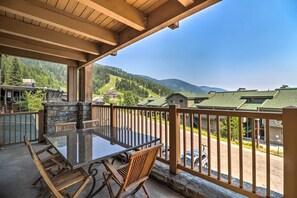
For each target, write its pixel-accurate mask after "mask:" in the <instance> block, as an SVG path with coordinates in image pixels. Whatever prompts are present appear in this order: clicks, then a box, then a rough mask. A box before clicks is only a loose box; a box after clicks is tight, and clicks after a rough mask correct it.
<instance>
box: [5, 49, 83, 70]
mask: <svg viewBox="0 0 297 198" xmlns="http://www.w3.org/2000/svg"><path fill="white" fill-rule="evenodd" d="M0 53H2V54H6V55H10V56H18V57H24V58H31V59H37V60H42V61H48V62H54V63H60V64H65V65H69V66H73V67H76V66H77V61H73V60H69V59H64V58H60V57H55V56H49V55H45V54H40V53H36V52H29V51H25V50H20V49H15V48H10V47H4V46H1V47H0Z"/></svg>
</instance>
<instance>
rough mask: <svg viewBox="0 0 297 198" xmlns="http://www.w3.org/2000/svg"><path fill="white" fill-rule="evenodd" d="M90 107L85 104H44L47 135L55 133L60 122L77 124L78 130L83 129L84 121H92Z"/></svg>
mask: <svg viewBox="0 0 297 198" xmlns="http://www.w3.org/2000/svg"><path fill="white" fill-rule="evenodd" d="M90 106H91V103H83V102H49V103H44V125H45V126H44V131H45V133H55V124H57V123H60V122H77V128H82V121H83V120H90V119H91V108H90Z"/></svg>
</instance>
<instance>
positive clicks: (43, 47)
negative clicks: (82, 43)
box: [0, 33, 87, 62]
mask: <svg viewBox="0 0 297 198" xmlns="http://www.w3.org/2000/svg"><path fill="white" fill-rule="evenodd" d="M0 45H2V46H6V47H12V48H16V49H21V50H26V51H31V52H36V53H42V54H47V55H51V56H56V57H60V58H67V59H72V60H77V61H82V62H86V61H87V59H86V55H85V54H83V53H81V52H76V51H73V50H69V49H65V48H61V47H57V46H53V45H51V44H45V43H41V42H39V41H34V40H29V39H25V38H21V37H16V36H11V35H6V34H3V33H0Z"/></svg>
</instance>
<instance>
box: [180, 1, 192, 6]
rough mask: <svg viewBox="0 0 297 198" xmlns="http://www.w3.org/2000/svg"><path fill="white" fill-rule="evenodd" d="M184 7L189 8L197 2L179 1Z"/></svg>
mask: <svg viewBox="0 0 297 198" xmlns="http://www.w3.org/2000/svg"><path fill="white" fill-rule="evenodd" d="M178 1H179V2H180V3H181V4H182V5H183V6H184V7H188V6H190V5H192V4H193V3H194V2H195V1H194V0H178Z"/></svg>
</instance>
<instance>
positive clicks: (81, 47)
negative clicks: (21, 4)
mask: <svg viewBox="0 0 297 198" xmlns="http://www.w3.org/2000/svg"><path fill="white" fill-rule="evenodd" d="M0 32H4V33H8V34H12V35H16V36H21V37H24V38H29V39H33V40H36V41H41V42H44V43H49V44H53V45H56V46H60V47H65V48H67V49H72V50H77V51H81V52H86V53H90V54H93V55H99V49H98V46H97V45H96V44H95V43H92V42H89V41H85V40H82V39H77V38H74V37H72V36H69V35H67V34H63V33H59V32H55V31H52V30H48V29H45V28H42V27H39V26H35V25H32V24H28V23H24V22H21V21H18V20H14V19H12V18H8V17H4V16H0Z"/></svg>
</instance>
